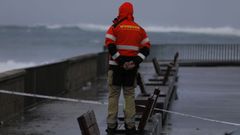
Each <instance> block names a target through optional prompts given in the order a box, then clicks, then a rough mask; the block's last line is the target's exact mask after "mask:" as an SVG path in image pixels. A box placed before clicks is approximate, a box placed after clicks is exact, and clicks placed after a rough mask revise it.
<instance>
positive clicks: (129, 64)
mask: <svg viewBox="0 0 240 135" xmlns="http://www.w3.org/2000/svg"><path fill="white" fill-rule="evenodd" d="M135 66H136V65H135V63H134V62H133V61H130V62H125V63H124V64H123V68H124V69H125V70H130V69H133V68H134V67H135Z"/></svg>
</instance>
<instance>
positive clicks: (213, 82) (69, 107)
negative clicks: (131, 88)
mask: <svg viewBox="0 0 240 135" xmlns="http://www.w3.org/2000/svg"><path fill="white" fill-rule="evenodd" d="M152 70H153V69H152ZM239 80H240V68H239V67H213V68H211V67H207V68H203V67H201V68H197V67H189V68H186V67H180V68H179V82H178V96H179V99H178V100H176V101H175V102H174V103H173V106H172V110H174V111H178V112H182V113H188V114H192V115H197V116H201V117H207V118H212V119H218V120H224V121H231V122H236V123H240V115H239V114H240V107H239V106H240V98H239V97H240V83H239ZM106 86H107V84H106V80H105V79H104V78H103V79H100V80H98V81H97V82H95V83H92V84H90V83H88V84H87V85H86V86H85V87H82V91H81V92H74V93H70V94H69V95H68V97H71V98H78V99H88V100H97V101H107V88H106ZM97 90H98V91H97ZM138 92H139V91H138V90H137V91H136V93H138ZM122 101H123V99H122V98H121V102H122ZM90 109H93V110H94V111H95V114H96V117H97V121H98V124H99V127H100V130H101V134H102V135H104V134H105V131H104V129H105V128H106V124H105V117H106V111H107V106H106V105H93V104H85V103H72V102H61V101H47V102H45V103H43V104H40V105H38V106H36V107H34V108H32V109H30V110H28V111H27V112H26V114H25V115H23V116H22V117H21V118H19V119H17V120H14V121H12V122H10V123H9V124H5V125H4V126H3V127H1V128H0V135H80V134H81V132H80V129H79V126H78V123H77V120H76V118H77V117H79V116H80V115H81V114H82V113H83V112H86V111H87V110H90ZM120 112H122V110H120ZM235 129H237V128H236V127H233V126H227V125H223V124H217V123H212V122H206V121H202V120H197V119H192V118H185V117H182V116H176V115H171V117H170V120H169V122H168V126H167V127H166V131H164V132H166V134H167V135H224V133H225V132H231V131H233V130H235Z"/></svg>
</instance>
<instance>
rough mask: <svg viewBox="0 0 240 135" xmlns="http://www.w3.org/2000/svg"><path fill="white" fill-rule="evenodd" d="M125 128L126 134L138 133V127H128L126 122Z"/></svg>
mask: <svg viewBox="0 0 240 135" xmlns="http://www.w3.org/2000/svg"><path fill="white" fill-rule="evenodd" d="M125 129H126V135H135V134H136V132H137V131H136V127H135V126H134V127H132V128H128V127H127V125H126V124H125Z"/></svg>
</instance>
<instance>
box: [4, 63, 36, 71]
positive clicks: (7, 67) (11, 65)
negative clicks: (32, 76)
mask: <svg viewBox="0 0 240 135" xmlns="http://www.w3.org/2000/svg"><path fill="white" fill-rule="evenodd" d="M35 65H36V63H34V62H16V61H14V60H8V61H6V62H0V73H1V72H5V71H9V70H13V69H19V68H25V67H32V66H35Z"/></svg>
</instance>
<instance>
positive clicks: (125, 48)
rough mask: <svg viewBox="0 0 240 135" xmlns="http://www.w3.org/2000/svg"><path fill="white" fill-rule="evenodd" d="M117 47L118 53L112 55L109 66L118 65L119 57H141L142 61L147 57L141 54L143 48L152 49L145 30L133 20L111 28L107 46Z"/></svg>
mask: <svg viewBox="0 0 240 135" xmlns="http://www.w3.org/2000/svg"><path fill="white" fill-rule="evenodd" d="M112 44H114V45H116V48H117V52H116V53H115V54H113V55H112V56H111V55H110V59H109V64H110V65H118V62H117V61H116V59H117V58H118V57H119V56H130V57H131V56H139V57H141V58H142V60H144V59H145V57H146V56H145V55H144V54H142V53H141V52H139V50H141V49H142V48H144V47H146V48H148V49H149V48H150V46H151V45H150V42H149V38H148V36H147V34H146V32H145V30H144V29H143V28H142V27H140V26H139V25H138V24H137V23H135V22H134V21H131V20H127V19H126V20H124V21H122V22H121V23H120V24H119V25H117V26H116V27H115V28H114V26H111V27H110V28H109V29H108V31H107V33H106V40H105V45H106V47H107V48H108V46H109V45H112Z"/></svg>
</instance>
